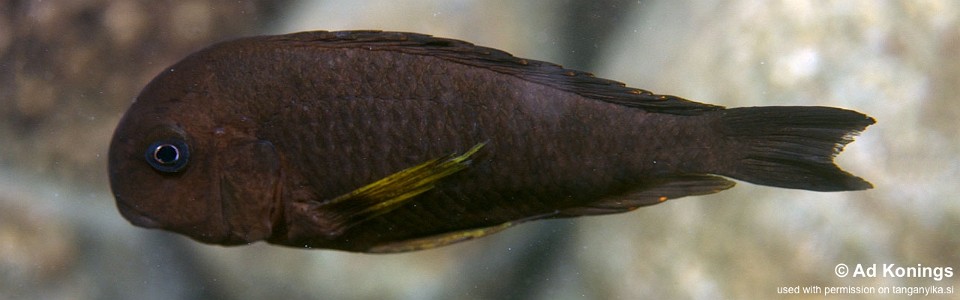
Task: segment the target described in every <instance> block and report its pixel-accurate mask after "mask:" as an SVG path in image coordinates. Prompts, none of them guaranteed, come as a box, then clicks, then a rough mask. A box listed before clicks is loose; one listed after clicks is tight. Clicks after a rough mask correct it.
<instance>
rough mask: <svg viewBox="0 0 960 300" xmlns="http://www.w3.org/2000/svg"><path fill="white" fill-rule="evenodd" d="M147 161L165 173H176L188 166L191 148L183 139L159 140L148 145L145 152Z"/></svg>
mask: <svg viewBox="0 0 960 300" xmlns="http://www.w3.org/2000/svg"><path fill="white" fill-rule="evenodd" d="M144 154H145V156H146V159H147V163H148V164H150V166H151V167H153V168H154V169H155V170H157V171H160V172H163V173H176V172H180V171H181V170H183V168H184V167H186V166H187V161H188V160H189V158H190V149H189V147H187V143H186V142H184V141H182V140H163V141H157V142H154V143H153V144H150V146H148V147H147V151H146V153H144Z"/></svg>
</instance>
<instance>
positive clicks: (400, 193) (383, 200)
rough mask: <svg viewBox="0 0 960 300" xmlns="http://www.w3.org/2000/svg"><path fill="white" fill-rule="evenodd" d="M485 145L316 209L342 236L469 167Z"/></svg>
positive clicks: (399, 174) (333, 231)
mask: <svg viewBox="0 0 960 300" xmlns="http://www.w3.org/2000/svg"><path fill="white" fill-rule="evenodd" d="M483 145H484V143H480V144H477V145H476V146H473V148H470V150H467V151H466V152H464V153H463V154H461V155H454V154H451V155H448V156H445V157H441V158H436V159H432V160H429V161H427V162H424V163H421V164H419V165H416V166H413V167H410V168H407V169H404V170H401V171H399V172H396V173H394V174H391V175H389V176H387V177H384V178H382V179H380V180H377V181H375V182H373V183H370V184H367V185H365V186H363V187H360V188H358V189H356V190H353V191H352V192H349V193H347V194H344V195H341V196H339V197H336V198H334V199H333V200H330V201H329V202H326V203H323V204H322V205H319V206H318V207H317V208H318V209H321V210H322V211H324V213H323V214H324V215H325V216H324V217H323V218H322V219H323V220H324V222H325V223H326V224H325V225H327V226H326V227H327V229H328V231H327V233H328V235H330V236H337V235H340V234H342V233H343V232H344V231H345V230H347V229H349V228H350V227H353V226H355V225H357V224H359V223H362V222H363V221H366V220H369V219H371V218H374V217H377V216H379V215H382V214H385V213H388V212H390V211H392V210H394V209H396V208H398V207H400V206H401V205H403V204H404V203H407V202H408V201H410V200H412V199H413V198H414V197H416V196H417V195H420V194H423V193H424V192H426V191H429V190H430V189H433V188H434V187H435V186H436V183H437V182H438V181H439V180H441V179H443V178H446V177H448V176H450V175H452V174H454V173H457V172H459V171H462V170H463V169H466V168H467V167H468V166H469V164H470V157H471V156H472V155H474V154H476V153H477V151H479V150H480V148H482V147H483Z"/></svg>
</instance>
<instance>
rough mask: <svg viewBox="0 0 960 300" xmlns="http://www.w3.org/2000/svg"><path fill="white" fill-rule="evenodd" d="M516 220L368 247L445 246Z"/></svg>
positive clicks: (410, 248)
mask: <svg viewBox="0 0 960 300" xmlns="http://www.w3.org/2000/svg"><path fill="white" fill-rule="evenodd" d="M515 224H516V222H506V223H503V224H500V225H496V226H491V227H484V228H478V229H468V230H460V231H454V232H448V233H442V234H438V235H434V236H428V237H424V238H417V239H411V240H404V241H399V242H393V243H387V244H382V245H378V246H375V247H373V248H370V250H369V252H371V253H395V252H407V251H416V250H424V249H432V248H436V247H440V246H446V245H450V244H454V243H459V242H463V241H468V240H472V239H475V238H479V237H483V236H487V235H490V234H494V233H497V232H500V231H503V230H504V229H507V228H510V227H511V226H513V225H515Z"/></svg>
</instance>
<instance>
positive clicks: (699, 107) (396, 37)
mask: <svg viewBox="0 0 960 300" xmlns="http://www.w3.org/2000/svg"><path fill="white" fill-rule="evenodd" d="M271 40H275V41H280V42H303V43H311V46H321V47H331V48H336V47H345V48H363V49H367V50H371V51H398V52H402V53H407V54H414V55H428V56H432V57H438V58H441V59H444V60H447V61H451V62H456V63H460V64H465V65H470V66H476V67H480V68H485V69H489V70H493V71H495V72H500V73H503V74H508V75H511V76H516V77H518V78H521V79H523V80H527V81H530V82H535V83H538V84H543V85H546V86H550V87H553V88H556V89H559V90H563V91H567V92H571V93H576V94H578V95H580V96H583V97H587V98H592V99H597V100H600V101H605V102H610V103H616V104H620V105H626V106H630V107H637V108H641V109H644V110H646V111H650V112H660V113H670V114H679V115H697V114H700V113H702V112H705V111H713V110H720V109H723V107H722V106H716V105H710V104H704V103H699V102H694V101H690V100H686V99H683V98H680V97H676V96H667V95H657V94H654V93H652V92H650V91H646V90H642V89H637V88H631V87H627V86H626V85H625V84H623V83H622V82H618V81H614V80H609V79H603V78H597V77H594V76H593V74H590V73H588V72H582V71H577V70H570V69H565V68H563V67H562V66H560V65H557V64H553V63H549V62H544V61H538V60H532V59H524V58H519V57H514V56H513V55H511V54H510V53H507V52H504V51H500V50H497V49H493V48H487V47H482V46H476V45H474V44H471V43H469V42H464V41H460V40H454V39H446V38H438V37H433V36H430V35H425V34H418V33H407V32H384V31H334V32H331V31H309V32H299V33H292V34H287V35H281V36H275V37H272V38H271ZM318 44H319V45H318Z"/></svg>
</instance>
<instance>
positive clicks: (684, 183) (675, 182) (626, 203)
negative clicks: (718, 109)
mask: <svg viewBox="0 0 960 300" xmlns="http://www.w3.org/2000/svg"><path fill="white" fill-rule="evenodd" d="M734 184H735V183H734V182H733V181H730V180H727V179H725V178H723V177H720V176H714V175H703V174H687V175H677V176H669V177H663V178H656V179H653V180H650V181H647V182H645V183H644V184H643V185H641V186H640V187H638V188H637V189H635V190H633V191H631V192H627V193H626V194H623V195H618V196H615V197H611V198H606V199H602V200H600V201H597V202H593V203H590V204H588V205H584V206H577V207H571V208H566V209H563V210H561V211H560V213H559V214H558V215H557V216H556V217H561V218H562V217H576V216H586V215H605V214H614V213H622V212H626V211H631V210H634V209H637V208H639V207H642V206H649V205H654V204H659V203H662V202H664V201H667V200H669V199H676V198H680V197H686V196H697V195H706V194H713V193H716V192H719V191H722V190H725V189H729V188H731V187H733V185H734Z"/></svg>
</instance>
